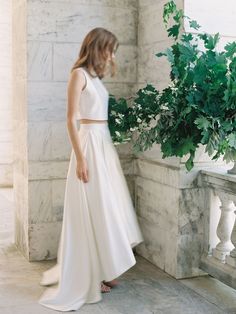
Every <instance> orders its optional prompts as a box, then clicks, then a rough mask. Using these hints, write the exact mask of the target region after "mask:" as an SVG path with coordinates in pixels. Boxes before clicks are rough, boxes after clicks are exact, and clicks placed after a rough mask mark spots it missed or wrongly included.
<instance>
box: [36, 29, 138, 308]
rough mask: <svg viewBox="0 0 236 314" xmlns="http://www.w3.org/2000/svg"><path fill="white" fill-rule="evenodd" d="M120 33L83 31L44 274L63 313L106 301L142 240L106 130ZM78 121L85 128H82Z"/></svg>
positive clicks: (45, 299) (47, 300) (47, 297)
mask: <svg viewBox="0 0 236 314" xmlns="http://www.w3.org/2000/svg"><path fill="white" fill-rule="evenodd" d="M118 46H119V43H118V40H117V38H116V36H115V35H114V34H113V33H111V32H110V31H108V30H106V29H104V28H101V27H98V28H95V29H93V30H91V31H90V32H89V33H88V34H87V36H86V37H85V39H84V41H83V43H82V46H81V49H80V54H79V58H78V60H77V61H76V63H75V65H74V66H73V68H72V70H71V74H70V79H69V82H68V89H67V92H68V105H67V128H68V133H69V138H70V141H71V144H72V151H71V156H70V163H69V169H68V173H67V180H66V189H65V198H64V212H63V223H62V231H61V236H60V242H59V248H58V254H57V264H56V265H55V266H54V267H52V268H51V269H49V270H47V271H46V272H44V273H43V278H42V280H41V282H40V284H41V285H52V284H56V283H57V286H56V287H49V288H47V289H46V291H45V292H44V293H43V295H42V296H41V298H40V300H39V303H40V304H42V305H44V306H46V307H49V308H52V309H55V310H59V311H72V310H77V309H79V308H80V307H81V306H82V305H83V304H84V303H95V302H98V301H100V300H101V299H102V296H101V293H102V292H109V291H110V289H111V288H112V287H113V286H115V285H117V284H118V282H117V280H116V278H117V277H119V276H120V275H121V274H122V273H124V272H125V271H126V270H128V269H129V268H130V267H132V266H133V265H134V264H135V263H136V260H135V257H134V254H133V251H132V248H133V247H134V246H136V245H137V244H139V243H140V242H142V241H143V237H142V234H141V231H140V228H139V225H138V221H137V217H136V215H135V211H134V208H133V205H132V201H131V197H130V194H129V190H128V186H127V183H126V180H125V177H124V174H123V172H122V168H121V165H120V161H119V158H118V154H117V151H116V149H115V147H114V145H113V143H112V139H111V135H110V132H109V128H108V121H107V119H108V98H109V94H108V91H107V90H106V88H105V86H104V85H103V83H102V81H101V79H102V78H103V77H104V75H105V74H106V72H107V70H108V68H109V67H110V66H111V76H114V73H115V68H116V65H115V63H114V57H115V51H116V50H117V48H118ZM76 120H79V122H80V127H79V131H78V129H77V124H76V122H77V121H76Z"/></svg>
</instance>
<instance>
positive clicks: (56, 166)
mask: <svg viewBox="0 0 236 314" xmlns="http://www.w3.org/2000/svg"><path fill="white" fill-rule="evenodd" d="M28 166H29V175H28V178H29V180H43V179H45V180H47V179H48V180H52V179H64V178H66V175H67V171H68V167H69V160H67V161H63V160H61V161H35V162H32V161H31V162H29V165H28Z"/></svg>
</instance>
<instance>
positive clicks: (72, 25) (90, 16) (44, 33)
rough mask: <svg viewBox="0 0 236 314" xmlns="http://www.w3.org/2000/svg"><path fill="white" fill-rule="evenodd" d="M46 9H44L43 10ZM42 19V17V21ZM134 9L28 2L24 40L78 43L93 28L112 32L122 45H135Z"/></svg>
mask: <svg viewBox="0 0 236 314" xmlns="http://www.w3.org/2000/svg"><path fill="white" fill-rule="evenodd" d="M45 8H46V9H45ZM43 17H45V18H43ZM136 20H137V10H136V9H134V8H133V7H131V8H127V7H126V8H123V7H112V6H111V5H109V6H105V5H101V4H99V3H97V4H91V5H85V4H83V5H81V4H80V3H78V2H75V1H70V2H69V3H68V2H67V3H66V4H65V2H55V1H47V6H46V7H45V3H43V2H41V1H40V2H39V1H29V4H28V39H29V40H40V41H57V42H74V43H75V42H81V41H82V40H83V38H84V37H85V35H86V34H87V33H88V32H89V31H90V30H91V29H92V28H94V27H105V28H107V29H109V30H110V31H112V32H114V34H116V36H117V37H118V38H119V39H120V40H121V42H122V43H126V44H127V43H128V44H136V25H137V24H136Z"/></svg>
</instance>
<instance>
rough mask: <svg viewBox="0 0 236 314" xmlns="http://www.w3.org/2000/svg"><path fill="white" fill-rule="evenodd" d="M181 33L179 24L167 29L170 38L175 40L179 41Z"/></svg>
mask: <svg viewBox="0 0 236 314" xmlns="http://www.w3.org/2000/svg"><path fill="white" fill-rule="evenodd" d="M179 31H180V25H179V24H176V25H173V26H172V27H170V28H168V29H167V32H168V37H174V38H175V39H177V38H178V36H179Z"/></svg>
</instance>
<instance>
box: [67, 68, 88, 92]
mask: <svg viewBox="0 0 236 314" xmlns="http://www.w3.org/2000/svg"><path fill="white" fill-rule="evenodd" d="M70 81H74V82H78V83H79V84H81V85H82V86H83V89H84V88H85V87H86V83H87V79H86V75H85V73H84V69H82V68H81V67H78V68H75V69H73V71H71V73H70Z"/></svg>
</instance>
